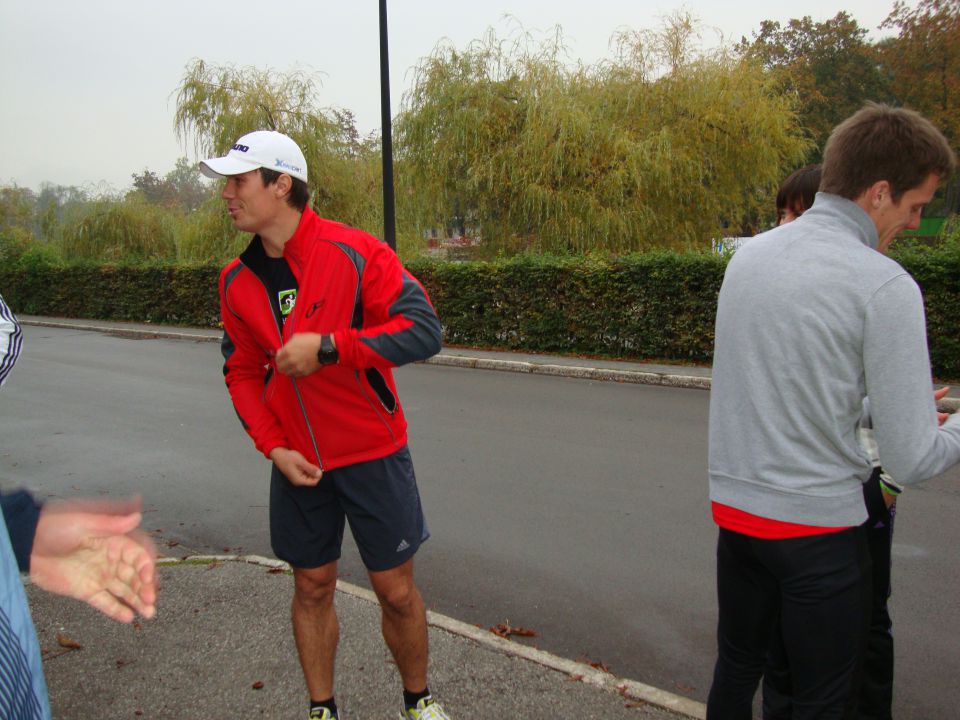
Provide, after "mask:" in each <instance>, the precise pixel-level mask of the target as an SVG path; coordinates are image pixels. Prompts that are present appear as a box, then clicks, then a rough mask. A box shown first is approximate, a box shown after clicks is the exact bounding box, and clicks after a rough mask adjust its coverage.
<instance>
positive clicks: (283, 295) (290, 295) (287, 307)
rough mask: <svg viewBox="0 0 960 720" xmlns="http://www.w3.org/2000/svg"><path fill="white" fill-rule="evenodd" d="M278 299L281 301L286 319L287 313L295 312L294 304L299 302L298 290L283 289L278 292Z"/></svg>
mask: <svg viewBox="0 0 960 720" xmlns="http://www.w3.org/2000/svg"><path fill="white" fill-rule="evenodd" d="M277 299H278V300H279V301H280V314H281V315H282V316H283V318H284V320H286V318H287V315H289V314H290V313H292V312H293V306H294V305H296V304H297V290H296V288H294V289H293V290H281V291H280V292H279V293H277Z"/></svg>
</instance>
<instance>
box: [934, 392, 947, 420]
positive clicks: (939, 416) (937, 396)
mask: <svg viewBox="0 0 960 720" xmlns="http://www.w3.org/2000/svg"><path fill="white" fill-rule="evenodd" d="M949 392H950V386H949V385H948V386H947V387H942V388H940V389H939V390H934V391H933V400H934V402H940V401H941V400H943V399H944V398H945V397H946V396H947V393H949ZM948 417H950V413H942V412H939V411H938V412H937V422H939V423H940V424H941V425H943V424H944V423H945V422H946V421H947V418H948Z"/></svg>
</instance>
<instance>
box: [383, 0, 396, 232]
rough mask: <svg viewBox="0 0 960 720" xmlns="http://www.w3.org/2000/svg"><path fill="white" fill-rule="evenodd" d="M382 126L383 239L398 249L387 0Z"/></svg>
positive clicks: (384, 6)
mask: <svg viewBox="0 0 960 720" xmlns="http://www.w3.org/2000/svg"><path fill="white" fill-rule="evenodd" d="M380 127H381V140H382V148H383V149H382V154H383V239H384V240H385V241H386V243H387V244H388V245H389V246H390V247H391V248H393V250H396V249H397V227H396V225H397V221H396V209H395V205H394V192H393V138H392V132H393V131H392V123H391V120H390V59H389V53H388V51H387V0H380Z"/></svg>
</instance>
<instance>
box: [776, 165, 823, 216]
mask: <svg viewBox="0 0 960 720" xmlns="http://www.w3.org/2000/svg"><path fill="white" fill-rule="evenodd" d="M819 189H820V165H819V164H816V165H807V166H806V167H802V168H800V169H799V170H795V171H794V172H792V173H790V176H789V177H788V178H787V179H786V180H784V181H783V184H782V185H780V189H779V190H777V225H785V224H786V223H788V222H793V221H794V220H796V219H797V218H798V217H800V216H801V215H803V213H804V212H806V211H807V210H809V209H810V208H811V207H813V201H814V198H815V197H816V195H817V190H819Z"/></svg>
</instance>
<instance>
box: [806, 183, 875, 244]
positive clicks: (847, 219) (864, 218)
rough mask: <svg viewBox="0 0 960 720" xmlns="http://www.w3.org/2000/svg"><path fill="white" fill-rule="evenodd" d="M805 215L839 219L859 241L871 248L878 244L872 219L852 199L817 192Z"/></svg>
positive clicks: (833, 219) (835, 220)
mask: <svg viewBox="0 0 960 720" xmlns="http://www.w3.org/2000/svg"><path fill="white" fill-rule="evenodd" d="M806 215H810V216H811V217H816V218H824V219H829V220H832V221H834V222H837V221H839V222H840V224H841V225H843V226H844V227H845V228H846V229H847V230H849V231H850V232H852V233H853V234H854V235H856V237H857V239H858V240H860V242H862V243H863V244H864V245H866V246H867V247H868V248H870V249H872V250H876V249H877V246H878V245H879V244H880V238H879V236H878V235H877V226H876V225H874V224H873V220H871V219H870V216H869V215H867V213H866V212H864V210H863V208H861V207H860V206H859V205H857V204H856V203H855V202H853V201H852V200H847V199H846V198H844V197H840V196H839V195H833V194H831V193H825V192H818V193H817V197H816V199H815V200H814V201H813V206H812V207H811V208H810V209H809V210H808V211H807V212H805V213H804V216H806Z"/></svg>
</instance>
